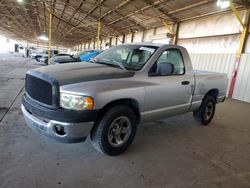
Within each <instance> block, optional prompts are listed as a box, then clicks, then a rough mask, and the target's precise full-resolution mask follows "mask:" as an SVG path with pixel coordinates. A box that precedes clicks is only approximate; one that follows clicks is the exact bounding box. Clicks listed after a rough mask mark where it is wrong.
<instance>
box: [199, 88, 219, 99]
mask: <svg viewBox="0 0 250 188" xmlns="http://www.w3.org/2000/svg"><path fill="white" fill-rule="evenodd" d="M208 95H209V96H211V97H214V99H215V101H217V99H218V96H219V89H216V88H214V89H211V90H209V91H208V92H207V93H206V95H205V96H204V98H205V97H206V96H208ZM204 98H203V99H204Z"/></svg>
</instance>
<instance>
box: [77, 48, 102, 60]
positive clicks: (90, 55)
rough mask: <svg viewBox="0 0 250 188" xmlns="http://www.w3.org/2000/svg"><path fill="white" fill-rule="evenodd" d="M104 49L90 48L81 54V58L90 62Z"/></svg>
mask: <svg viewBox="0 0 250 188" xmlns="http://www.w3.org/2000/svg"><path fill="white" fill-rule="evenodd" d="M101 52H102V51H100V50H88V51H84V52H83V53H82V54H81V55H80V60H81V61H82V62H89V61H90V60H91V59H92V58H94V57H95V56H97V55H98V54H100V53H101Z"/></svg>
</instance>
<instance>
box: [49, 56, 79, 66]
mask: <svg viewBox="0 0 250 188" xmlns="http://www.w3.org/2000/svg"><path fill="white" fill-rule="evenodd" d="M72 62H80V59H79V58H77V57H75V56H73V55H69V54H64V55H56V56H53V57H52V58H51V59H50V64H51V65H55V64H64V63H72Z"/></svg>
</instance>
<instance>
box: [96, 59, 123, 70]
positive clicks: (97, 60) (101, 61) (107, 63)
mask: <svg viewBox="0 0 250 188" xmlns="http://www.w3.org/2000/svg"><path fill="white" fill-rule="evenodd" d="M92 62H93V63H102V64H106V65H118V66H119V67H120V68H121V69H123V70H127V69H126V68H125V67H124V66H123V65H122V64H121V63H119V62H118V61H116V60H113V59H93V60H92Z"/></svg>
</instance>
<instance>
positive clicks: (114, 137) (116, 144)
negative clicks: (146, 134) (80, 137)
mask: <svg viewBox="0 0 250 188" xmlns="http://www.w3.org/2000/svg"><path fill="white" fill-rule="evenodd" d="M136 129H137V118H136V115H135V113H134V112H133V110H132V109H131V108H129V107H127V106H123V105H118V106H114V107H112V108H110V109H109V110H108V111H107V112H106V113H105V114H104V116H103V117H102V118H101V119H100V121H98V122H97V123H96V124H95V126H94V128H93V130H92V131H91V134H90V139H91V142H92V144H93V146H94V147H95V148H96V149H97V150H98V151H99V152H101V153H104V154H106V155H119V154H120V153H122V152H124V151H125V150H126V149H127V148H128V147H129V145H130V144H131V143H132V141H133V139H134V137H135V134H136Z"/></svg>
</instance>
